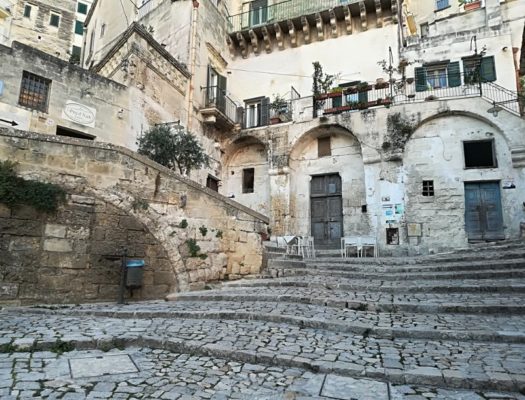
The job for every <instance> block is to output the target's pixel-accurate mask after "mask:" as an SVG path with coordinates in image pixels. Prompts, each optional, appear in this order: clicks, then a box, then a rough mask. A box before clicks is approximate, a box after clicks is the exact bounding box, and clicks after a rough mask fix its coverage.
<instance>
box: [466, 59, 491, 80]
mask: <svg viewBox="0 0 525 400" xmlns="http://www.w3.org/2000/svg"><path fill="white" fill-rule="evenodd" d="M463 73H464V80H465V85H472V84H476V83H479V79H480V78H481V81H482V82H493V81H495V80H496V66H495V63H494V57H493V56H490V57H469V58H464V59H463Z"/></svg>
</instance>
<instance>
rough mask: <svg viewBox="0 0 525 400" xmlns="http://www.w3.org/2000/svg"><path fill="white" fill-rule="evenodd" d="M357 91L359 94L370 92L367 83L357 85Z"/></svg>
mask: <svg viewBox="0 0 525 400" xmlns="http://www.w3.org/2000/svg"><path fill="white" fill-rule="evenodd" d="M357 90H358V91H359V92H364V91H367V90H368V83H366V82H359V83H358V84H357Z"/></svg>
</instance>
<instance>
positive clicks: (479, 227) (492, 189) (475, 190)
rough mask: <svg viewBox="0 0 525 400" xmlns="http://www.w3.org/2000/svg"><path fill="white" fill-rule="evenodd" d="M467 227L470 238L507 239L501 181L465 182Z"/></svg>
mask: <svg viewBox="0 0 525 400" xmlns="http://www.w3.org/2000/svg"><path fill="white" fill-rule="evenodd" d="M465 227H466V230H467V235H468V239H469V240H500V239H505V233H504V231H503V213H502V209H501V195H500V189H499V182H468V183H465Z"/></svg>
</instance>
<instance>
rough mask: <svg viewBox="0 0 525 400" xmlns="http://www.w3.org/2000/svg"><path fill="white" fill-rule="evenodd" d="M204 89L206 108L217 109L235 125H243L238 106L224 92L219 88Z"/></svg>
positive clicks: (209, 87) (208, 87)
mask: <svg viewBox="0 0 525 400" xmlns="http://www.w3.org/2000/svg"><path fill="white" fill-rule="evenodd" d="M203 89H204V90H205V107H206V108H216V109H217V110H219V111H220V112H221V113H222V114H223V115H224V116H225V117H226V118H227V119H228V120H229V121H230V122H231V123H233V124H240V123H241V121H242V115H240V114H241V113H239V112H238V107H237V104H236V103H235V102H234V101H233V100H232V99H230V98H229V97H228V96H226V93H225V92H224V90H222V89H221V88H219V87H218V86H207V87H205V88H203Z"/></svg>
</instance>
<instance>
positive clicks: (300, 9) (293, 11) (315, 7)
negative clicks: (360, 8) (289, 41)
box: [228, 0, 362, 33]
mask: <svg viewBox="0 0 525 400" xmlns="http://www.w3.org/2000/svg"><path fill="white" fill-rule="evenodd" d="M360 1H362V0H316V1H306V0H285V1H281V2H279V3H275V4H271V5H269V6H265V7H254V6H253V4H254V3H255V2H254V1H252V2H250V3H249V7H250V10H249V11H244V12H242V13H239V14H235V15H231V16H229V17H228V22H229V23H228V28H229V29H228V32H229V33H232V32H239V31H243V30H248V29H251V28H253V27H255V26H262V25H267V24H273V23H275V22H281V21H285V20H288V19H293V18H297V17H300V16H302V15H310V14H314V13H316V12H319V11H323V10H329V9H331V8H334V7H338V6H344V5H349V4H353V3H359V2H360ZM252 7H253V8H252Z"/></svg>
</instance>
